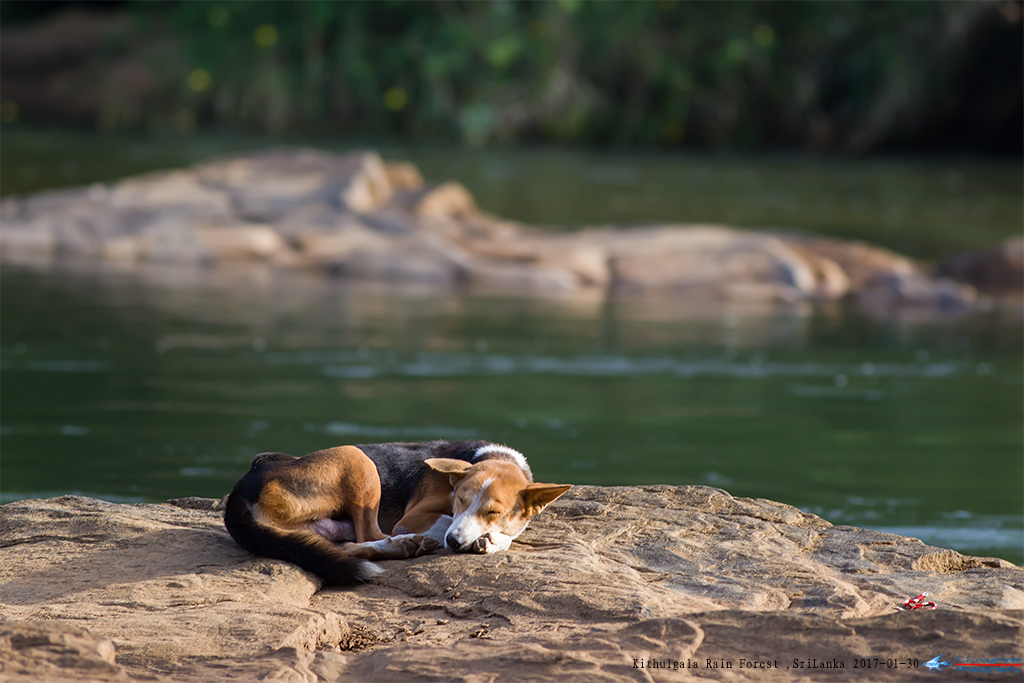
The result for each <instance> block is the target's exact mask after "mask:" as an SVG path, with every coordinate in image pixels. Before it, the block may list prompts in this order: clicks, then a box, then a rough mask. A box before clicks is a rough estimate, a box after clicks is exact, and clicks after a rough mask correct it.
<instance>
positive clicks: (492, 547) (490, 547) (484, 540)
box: [473, 532, 501, 555]
mask: <svg viewBox="0 0 1024 683" xmlns="http://www.w3.org/2000/svg"><path fill="white" fill-rule="evenodd" d="M499 550H501V548H499V547H498V544H497V543H495V542H494V539H493V538H491V534H490V532H488V533H486V534H484V535H483V536H481V537H480V538H478V539H476V540H475V541H473V552H474V553H483V554H485V555H486V554H487V553H496V552H498V551H499Z"/></svg>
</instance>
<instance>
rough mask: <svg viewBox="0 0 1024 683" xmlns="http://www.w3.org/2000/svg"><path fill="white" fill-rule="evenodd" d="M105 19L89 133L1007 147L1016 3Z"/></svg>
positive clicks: (518, 7) (507, 5) (1017, 39)
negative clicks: (111, 26) (99, 96)
mask: <svg viewBox="0 0 1024 683" xmlns="http://www.w3.org/2000/svg"><path fill="white" fill-rule="evenodd" d="M11 4H14V3H5V5H8V6H9V5H11ZM16 9H17V8H14V9H8V11H7V14H8V15H9V16H13V15H16V12H15V10H16ZM120 11H121V12H122V13H127V14H128V15H129V18H130V21H127V22H123V23H122V32H121V33H120V34H119V35H120V38H119V39H116V40H114V39H109V40H107V41H106V42H105V43H104V44H103V45H102V46H101V49H98V50H97V51H96V52H97V59H99V60H100V61H101V62H102V60H107V61H106V62H104V63H105V64H107V65H108V66H109V67H112V66H115V65H117V64H122V65H123V64H126V63H128V62H131V63H132V64H133V65H140V64H141V65H144V66H145V68H146V69H147V70H148V71H149V77H148V80H147V78H146V77H143V76H142V75H139V76H137V77H133V78H122V81H119V82H117V83H115V84H114V85H113V86H111V85H110V83H109V82H108V83H107V85H106V86H101V90H102V91H103V92H104V93H106V94H105V95H104V101H103V105H102V107H101V109H100V110H99V111H97V112H96V113H95V116H94V123H96V124H97V125H98V126H100V127H101V128H105V129H117V128H138V127H143V128H148V129H177V130H185V131H189V130H192V129H194V128H195V127H202V126H207V125H211V124H212V125H217V126H218V127H220V128H222V129H225V128H227V129H248V130H254V131H262V132H270V133H275V134H278V133H286V132H288V133H302V134H312V133H321V134H323V133H330V134H341V135H344V136H345V137H348V138H351V137H352V136H353V135H357V136H372V137H398V138H400V139H403V140H406V141H422V140H431V141H438V142H451V141H463V142H467V143H469V144H472V145H480V144H493V143H535V142H552V141H555V142H572V143H585V144H597V145H631V146H632V145H642V146H672V147H675V146H687V147H692V146H704V147H708V146H709V147H734V148H741V149H754V148H763V147H771V148H781V147H785V148H793V147H800V148H811V149H840V150H846V151H855V152H863V151H872V150H879V149H882V150H893V149H906V150H934V149H940V150H964V149H967V150H973V151H981V152H997V153H1003V154H1007V153H1009V154H1013V155H1019V154H1020V153H1021V148H1022V134H1021V98H1022V95H1021V92H1022V86H1021V82H1022V76H1021V73H1022V68H1021V64H1020V54H1021V48H1022V46H1021V35H1022V32H1021V25H1020V22H1021V11H1020V6H1019V3H1014V2H1010V3H1004V4H1002V5H995V4H990V3H976V2H947V3H931V2H929V3H920V2H886V3H821V2H785V3H759V2H728V3H710V2H693V3H684V2H672V1H660V2H579V1H576V0H560V1H558V2H507V1H503V2H393V1H389V2H297V3H296V2H222V3H208V2H202V3H199V2H181V3H173V4H170V3H149V2H141V3H136V4H129V5H127V7H126V8H125V9H122V10H120ZM993 64H1000V65H1001V68H999V69H993V68H992V65H993ZM109 71H110V72H111V73H113V72H116V69H109ZM153 81H155V83H156V85H154V84H153ZM25 120H26V121H29V122H32V120H31V117H30V116H28V112H26V116H25Z"/></svg>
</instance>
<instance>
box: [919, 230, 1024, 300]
mask: <svg viewBox="0 0 1024 683" xmlns="http://www.w3.org/2000/svg"><path fill="white" fill-rule="evenodd" d="M939 272H940V273H941V274H943V275H946V276H948V277H951V278H953V279H954V280H957V281H959V282H966V283H968V284H971V285H974V286H975V287H979V288H983V289H995V290H999V289H1009V290H1015V291H1016V292H1018V293H1019V292H1020V291H1021V289H1022V288H1024V238H1020V237H1016V238H1013V239H1009V240H1006V241H1005V242H1003V243H1002V244H1000V245H999V246H998V247H996V248H994V249H988V250H986V251H982V252H977V253H972V254H960V255H958V256H954V257H953V258H951V259H949V260H948V261H946V262H945V263H944V264H943V265H942V266H941V267H940V269H939Z"/></svg>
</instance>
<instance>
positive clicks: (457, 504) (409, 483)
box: [224, 441, 572, 584]
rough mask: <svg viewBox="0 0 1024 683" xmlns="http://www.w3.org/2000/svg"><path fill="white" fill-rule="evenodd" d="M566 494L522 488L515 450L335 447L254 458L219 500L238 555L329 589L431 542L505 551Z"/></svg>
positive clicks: (525, 476) (463, 444) (468, 444)
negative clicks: (259, 558) (306, 575)
mask: <svg viewBox="0 0 1024 683" xmlns="http://www.w3.org/2000/svg"><path fill="white" fill-rule="evenodd" d="M570 488H572V487H571V486H568V485H562V484H535V483H533V473H532V472H530V466H529V465H528V464H527V463H526V458H524V457H523V455H522V453H520V452H519V451H516V450H514V449H512V448H509V447H508V446H502V445H499V444H494V443H489V442H486V441H430V442H427V443H381V444H364V445H359V446H339V447H337V448H328V449H326V450H322V451H317V452H315V453H310V454H309V455H306V456H304V457H301V458H296V457H293V456H291V455H286V454H284V453H261V454H260V455H257V456H256V457H255V458H254V459H253V461H252V467H251V468H250V469H249V472H248V473H246V475H245V476H243V477H242V478H241V479H240V480H239V482H238V483H237V484H236V485H235V488H234V489H233V490H232V491H231V495H230V496H228V501H227V509H226V511H225V513H224V524H225V526H227V528H228V531H229V532H230V533H231V537H232V538H234V539H235V541H236V542H237V543H238V544H239V545H240V546H242V547H243V548H245V549H246V550H248V551H250V552H253V553H256V554H257V555H264V556H266V557H273V558H277V559H281V560H287V561H289V562H293V563H295V564H297V565H298V566H300V567H302V568H303V569H305V570H307V571H310V572H313V573H314V574H316V575H318V576H320V577H321V578H322V579H324V581H325V582H327V583H329V584H345V583H355V582H358V581H366V580H367V579H370V578H372V577H374V576H376V575H378V574H380V573H381V571H383V570H382V569H381V568H380V567H378V566H377V565H375V564H373V562H371V560H390V559H401V558H406V557H416V556H419V555H425V554H427V553H431V552H433V551H434V550H435V549H436V548H438V547H439V546H444V547H446V548H449V549H450V550H454V551H456V552H476V553H495V552H498V551H500V550H507V549H508V547H509V545H510V544H511V543H512V539H514V538H515V537H516V536H518V535H519V534H520V533H522V531H523V529H525V528H526V525H527V524H528V523H529V521H530V518H531V517H533V516H534V515H535V514H537V513H538V512H540V511H541V510H543V509H544V508H545V507H546V506H547V505H548V504H549V503H550V502H551V501H553V500H555V499H556V498H558V497H559V496H560V495H562V494H563V493H565V492H566V491H568V490H569V489H570ZM385 532H387V533H385Z"/></svg>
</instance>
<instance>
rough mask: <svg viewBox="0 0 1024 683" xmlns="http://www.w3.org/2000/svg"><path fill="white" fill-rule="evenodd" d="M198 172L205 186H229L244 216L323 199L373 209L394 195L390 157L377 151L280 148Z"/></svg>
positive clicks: (274, 215)
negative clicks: (384, 157)
mask: <svg viewBox="0 0 1024 683" xmlns="http://www.w3.org/2000/svg"><path fill="white" fill-rule="evenodd" d="M196 173H197V177H198V180H199V182H200V183H202V184H203V185H204V186H205V187H208V188H213V189H220V190H223V191H225V192H227V194H228V195H229V196H230V197H231V201H232V204H233V206H234V209H235V211H236V212H237V214H238V215H239V217H241V218H245V219H249V220H256V221H275V220H277V219H279V218H281V217H282V216H283V215H285V214H286V213H288V212H289V211H292V210H295V209H297V208H299V207H301V206H303V205H306V204H311V203H317V202H328V203H333V204H338V205H344V206H347V207H349V208H351V209H352V210H354V211H360V212H369V211H373V210H375V209H377V208H379V207H380V206H382V205H383V204H384V203H385V202H386V201H387V200H388V198H389V197H390V196H391V187H390V185H389V184H388V181H387V173H386V171H385V169H384V163H383V161H381V159H380V157H378V156H377V155H376V154H372V153H367V154H349V155H345V156H337V155H334V154H328V153H324V152H318V151H314V150H300V151H298V152H288V151H283V150H277V151H270V152H264V153H260V154H254V155H250V156H245V157H240V158H236V159H229V160H225V161H217V162H212V163H209V164H205V165H202V166H200V167H198V168H197V169H196Z"/></svg>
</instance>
